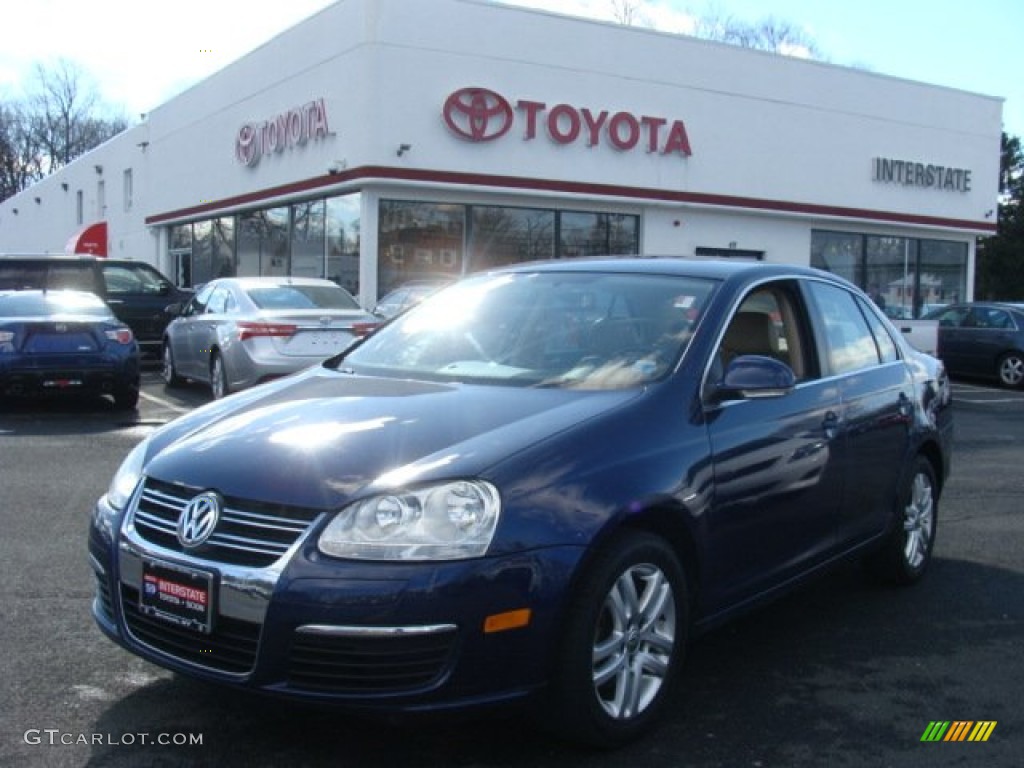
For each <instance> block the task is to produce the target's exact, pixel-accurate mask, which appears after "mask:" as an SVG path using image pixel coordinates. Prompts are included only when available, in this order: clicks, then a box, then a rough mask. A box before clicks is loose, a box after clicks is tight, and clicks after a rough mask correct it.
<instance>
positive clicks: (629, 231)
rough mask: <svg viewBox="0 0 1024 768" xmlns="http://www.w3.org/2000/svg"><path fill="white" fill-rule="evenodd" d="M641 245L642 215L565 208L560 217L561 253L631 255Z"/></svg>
mask: <svg viewBox="0 0 1024 768" xmlns="http://www.w3.org/2000/svg"><path fill="white" fill-rule="evenodd" d="M639 246H640V217H639V216H631V215H629V214H623V213H585V212H577V211H563V212H562V213H561V214H560V215H559V219H558V256H557V258H560V259H566V258H574V257H577V256H628V255H634V254H636V253H637V251H638V249H639Z"/></svg>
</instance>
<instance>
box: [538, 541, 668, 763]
mask: <svg viewBox="0 0 1024 768" xmlns="http://www.w3.org/2000/svg"><path fill="white" fill-rule="evenodd" d="M687 603H688V600H687V591H686V579H685V576H684V574H683V569H682V567H681V566H680V564H679V561H678V559H677V558H676V556H675V553H674V552H673V551H672V549H671V548H670V547H669V545H668V544H667V543H666V542H665V541H664V540H663V539H660V538H658V537H656V536H653V535H650V534H646V533H640V532H636V533H628V534H625V535H623V536H621V537H619V538H617V539H616V541H615V542H614V543H613V544H612V545H611V546H609V547H608V548H606V549H605V550H604V551H603V552H602V553H601V554H600V555H599V557H598V559H597V560H596V561H595V563H594V564H593V566H592V567H591V569H590V571H589V572H588V573H587V574H586V576H585V578H584V580H583V581H582V586H581V588H580V592H579V593H578V594H577V595H576V596H575V599H574V600H573V603H572V607H571V608H570V609H569V616H568V621H567V625H566V629H565V633H564V635H563V638H562V642H561V647H560V654H559V657H558V659H557V661H556V667H555V671H554V672H553V679H552V693H553V694H554V695H553V696H552V697H551V698H550V699H549V703H550V710H549V713H548V714H549V715H550V716H551V718H552V719H549V720H548V723H549V725H550V724H551V723H552V722H554V723H555V724H557V727H558V729H559V733H560V735H563V736H568V737H569V738H570V739H572V740H574V741H578V742H582V743H584V744H587V745H589V746H595V747H602V748H610V747H616V746H619V745H622V744H625V743H627V742H629V741H632V740H633V739H635V738H637V737H638V736H640V735H641V734H642V733H643V732H644V731H646V730H647V729H648V728H650V727H651V726H652V725H653V724H654V723H655V721H656V720H657V718H658V716H659V715H660V713H661V710H662V709H663V708H664V706H665V702H666V699H667V698H668V696H669V691H670V689H671V687H672V682H673V680H674V679H675V678H676V676H677V672H678V669H679V667H680V666H681V664H682V658H683V651H684V647H685V644H686V634H687V627H688V605H687Z"/></svg>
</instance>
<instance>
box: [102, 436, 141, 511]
mask: <svg viewBox="0 0 1024 768" xmlns="http://www.w3.org/2000/svg"><path fill="white" fill-rule="evenodd" d="M145 456H146V441H145V440H143V441H142V442H141V443H139V444H138V445H136V446H135V448H133V449H132V452H131V453H129V454H128V455H127V456H126V457H125V460H124V461H122V462H121V466H120V467H119V468H118V470H117V474H115V475H114V479H113V480H111V481H110V487H109V488H108V489H107V501H108V502H109V503H110V506H112V507H113V508H114V509H116V510H118V511H120V510H122V509H124V508H125V507H126V506H127V505H128V500H129V499H131V497H132V493H134V492H135V486H137V485H138V484H139V480H141V479H142V464H143V460H144V459H145Z"/></svg>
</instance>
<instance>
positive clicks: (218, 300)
mask: <svg viewBox="0 0 1024 768" xmlns="http://www.w3.org/2000/svg"><path fill="white" fill-rule="evenodd" d="M229 298H231V294H230V293H228V289H227V288H218V289H217V290H215V291H214V292H213V295H211V296H210V301H209V302H208V303H207V304H206V313H207V314H212V315H223V314H224V313H225V312H227V308H228V299H229Z"/></svg>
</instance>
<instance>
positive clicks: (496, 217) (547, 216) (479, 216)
mask: <svg viewBox="0 0 1024 768" xmlns="http://www.w3.org/2000/svg"><path fill="white" fill-rule="evenodd" d="M471 212H472V213H471V219H470V236H469V249H468V250H469V263H468V264H467V267H466V271H467V272H478V271H480V270H485V269H491V268H494V267H500V266H504V265H506V264H516V263H518V262H521V261H535V260H537V259H550V258H552V257H553V256H554V255H555V212H554V211H549V210H541V209H537V208H503V207H498V206H484V205H479V206H477V205H475V206H473V207H472V208H471Z"/></svg>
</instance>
